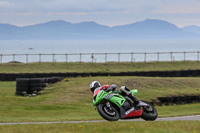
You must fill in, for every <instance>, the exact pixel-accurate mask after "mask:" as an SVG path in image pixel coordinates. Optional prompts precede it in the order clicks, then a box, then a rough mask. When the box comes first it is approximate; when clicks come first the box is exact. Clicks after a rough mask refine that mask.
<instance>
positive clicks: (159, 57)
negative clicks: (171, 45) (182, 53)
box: [157, 52, 160, 62]
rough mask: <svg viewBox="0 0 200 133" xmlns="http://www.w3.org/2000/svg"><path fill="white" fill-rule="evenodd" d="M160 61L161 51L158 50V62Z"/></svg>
mask: <svg viewBox="0 0 200 133" xmlns="http://www.w3.org/2000/svg"><path fill="white" fill-rule="evenodd" d="M159 61H160V53H159V52H158V53H157V62H159Z"/></svg>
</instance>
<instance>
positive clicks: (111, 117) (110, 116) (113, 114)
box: [97, 104, 119, 121]
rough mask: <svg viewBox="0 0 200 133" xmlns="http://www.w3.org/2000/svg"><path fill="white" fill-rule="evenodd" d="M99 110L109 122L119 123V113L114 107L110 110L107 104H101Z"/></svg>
mask: <svg viewBox="0 0 200 133" xmlns="http://www.w3.org/2000/svg"><path fill="white" fill-rule="evenodd" d="M97 109H98V112H99V114H100V115H101V116H102V117H103V118H104V119H106V120H108V121H117V120H118V119H119V113H118V111H117V110H116V109H115V108H114V107H112V106H110V108H109V107H107V106H106V104H99V105H98V106H97Z"/></svg>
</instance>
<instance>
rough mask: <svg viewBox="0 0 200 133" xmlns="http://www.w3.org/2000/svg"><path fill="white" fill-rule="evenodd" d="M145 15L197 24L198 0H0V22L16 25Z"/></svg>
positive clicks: (107, 21) (125, 20)
mask: <svg viewBox="0 0 200 133" xmlns="http://www.w3.org/2000/svg"><path fill="white" fill-rule="evenodd" d="M145 19H160V20H165V21H168V22H171V23H173V24H175V25H176V26H178V27H183V26H188V25H197V26H200V0H0V23H8V24H12V25H16V26H26V25H33V24H38V23H45V22H48V21H52V20H64V21H68V22H71V23H80V22H85V21H87V22H88V21H95V22H96V23H98V24H102V25H107V26H111V27H112V26H117V25H125V24H130V23H134V22H138V21H143V20H145Z"/></svg>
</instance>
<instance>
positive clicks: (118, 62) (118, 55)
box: [118, 53, 120, 63]
mask: <svg viewBox="0 0 200 133" xmlns="http://www.w3.org/2000/svg"><path fill="white" fill-rule="evenodd" d="M118 63H120V53H118Z"/></svg>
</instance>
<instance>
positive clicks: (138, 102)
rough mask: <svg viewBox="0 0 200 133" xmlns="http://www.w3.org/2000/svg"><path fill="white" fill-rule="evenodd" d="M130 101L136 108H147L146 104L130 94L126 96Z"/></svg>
mask: <svg viewBox="0 0 200 133" xmlns="http://www.w3.org/2000/svg"><path fill="white" fill-rule="evenodd" d="M128 96H129V98H130V99H131V100H133V102H134V103H135V104H136V106H137V107H142V106H147V104H146V103H144V102H142V101H140V100H138V99H137V98H136V97H135V96H133V94H132V92H130V94H129V95H128Z"/></svg>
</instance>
